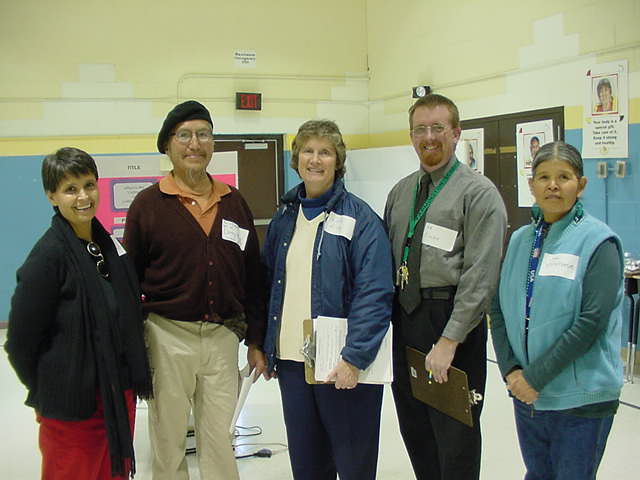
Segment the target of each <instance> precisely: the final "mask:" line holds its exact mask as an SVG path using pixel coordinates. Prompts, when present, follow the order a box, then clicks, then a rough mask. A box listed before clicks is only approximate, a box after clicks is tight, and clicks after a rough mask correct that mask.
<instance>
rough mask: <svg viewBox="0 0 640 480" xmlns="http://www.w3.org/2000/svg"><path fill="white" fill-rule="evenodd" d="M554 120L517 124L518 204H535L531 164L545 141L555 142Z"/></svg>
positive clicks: (522, 205) (526, 205) (524, 205)
mask: <svg viewBox="0 0 640 480" xmlns="http://www.w3.org/2000/svg"><path fill="white" fill-rule="evenodd" d="M553 141H554V138H553V120H540V121H537V122H527V123H518V124H517V125H516V165H517V172H518V173H517V174H518V206H519V207H530V206H532V205H533V202H534V200H533V195H531V191H530V190H529V179H530V178H531V166H532V164H533V158H534V157H535V155H536V153H537V151H538V150H539V149H540V147H541V146H542V145H544V144H545V143H550V142H553Z"/></svg>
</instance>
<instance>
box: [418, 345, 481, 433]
mask: <svg viewBox="0 0 640 480" xmlns="http://www.w3.org/2000/svg"><path fill="white" fill-rule="evenodd" d="M406 352H407V368H408V369H409V382H410V383H411V393H412V394H413V396H414V398H416V399H418V400H420V401H421V402H423V403H426V404H427V405H429V406H431V407H433V408H435V409H436V410H439V411H441V412H442V413H444V414H446V415H449V416H450V417H452V418H455V419H456V420H458V421H460V422H462V423H464V424H465V425H467V426H469V427H473V417H472V416H471V406H472V405H473V404H475V402H476V400H478V399H476V394H474V392H470V391H469V380H468V378H467V374H466V373H465V372H464V371H462V370H460V369H458V368H455V367H450V368H449V371H448V372H447V377H448V380H447V381H446V382H445V383H438V382H436V381H435V380H433V379H431V378H430V377H429V373H428V372H427V369H426V368H425V366H424V361H425V358H426V354H425V353H423V352H421V351H420V350H416V349H415V348H411V347H407V350H406Z"/></svg>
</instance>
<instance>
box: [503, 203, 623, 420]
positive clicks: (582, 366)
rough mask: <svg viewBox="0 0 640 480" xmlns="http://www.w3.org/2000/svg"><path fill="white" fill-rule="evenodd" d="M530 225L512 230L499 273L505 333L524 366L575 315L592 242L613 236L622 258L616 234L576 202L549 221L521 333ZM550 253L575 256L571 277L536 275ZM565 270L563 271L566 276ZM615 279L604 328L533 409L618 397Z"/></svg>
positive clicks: (619, 325)
mask: <svg viewBox="0 0 640 480" xmlns="http://www.w3.org/2000/svg"><path fill="white" fill-rule="evenodd" d="M534 229H535V225H534V224H530V225H526V226H524V227H522V228H520V229H519V230H517V231H516V232H515V233H514V234H513V236H512V237H511V240H510V242H509V247H508V250H507V254H506V257H505V260H504V263H503V266H502V272H501V275H500V307H501V309H502V313H503V316H504V321H505V326H506V330H507V336H508V338H509V343H510V344H511V348H512V349H513V352H514V354H515V356H516V358H517V359H518V362H519V363H520V365H522V366H523V367H525V366H528V365H529V363H530V362H533V361H535V360H536V359H537V358H539V357H540V356H541V355H544V354H545V352H547V350H548V349H549V348H550V347H551V346H552V345H553V344H554V343H555V341H556V340H557V339H558V337H560V335H562V333H563V332H564V331H565V330H567V329H568V328H569V327H570V326H571V325H572V324H573V323H574V322H575V321H576V320H577V319H578V316H579V313H580V306H581V301H582V280H583V278H584V274H585V271H586V269H587V266H588V264H589V260H590V259H591V256H592V255H593V253H594V252H595V250H596V249H597V247H598V246H599V245H600V244H601V243H602V242H604V241H605V240H607V239H614V240H615V241H616V243H617V244H618V251H619V252H620V262H621V263H622V261H623V260H622V253H621V252H622V245H621V243H620V239H619V238H618V236H617V235H616V234H615V233H614V232H613V231H612V230H611V229H610V228H609V227H608V226H607V225H606V224H604V223H602V222H601V221H599V220H597V219H596V218H594V217H592V216H591V215H588V214H584V215H583V214H582V212H581V205H580V204H579V203H578V204H576V206H574V208H573V209H572V210H571V211H570V212H569V213H567V215H565V216H564V217H563V218H562V219H560V220H559V221H557V222H555V223H553V224H551V227H550V229H549V232H548V233H547V236H546V238H545V240H544V243H543V245H542V252H541V256H540V262H539V265H538V269H537V271H536V278H535V283H534V287H533V299H532V302H531V316H530V320H529V334H528V337H525V331H524V330H525V328H524V327H525V318H524V317H525V300H526V284H527V274H528V269H529V258H530V255H531V248H532V245H533V240H534ZM549 254H568V255H575V256H576V257H577V266H576V268H575V278H574V279H570V278H565V277H564V276H557V275H540V272H541V268H542V266H543V265H544V264H545V256H547V260H549V259H551V257H549V256H548V255H549ZM556 258H557V259H559V260H560V261H564V260H567V259H568V260H569V263H570V264H573V263H575V260H576V259H575V257H569V256H564V255H562V256H560V257H556ZM572 260H573V261H572ZM547 265H548V264H547ZM569 271H571V269H569ZM566 272H567V271H566V270H565V273H564V275H566V276H571V274H567V273H566ZM603 280H604V279H603ZM609 281H610V280H609ZM615 281H619V282H620V288H619V290H618V294H617V302H616V307H615V308H614V310H613V311H612V313H611V316H610V318H609V325H608V327H607V328H606V330H605V331H604V332H603V333H602V335H600V336H599V337H598V338H597V340H596V341H595V342H594V344H593V346H592V347H591V348H590V349H589V350H588V351H587V352H586V353H585V354H584V355H583V356H581V357H579V358H578V359H577V360H576V361H574V362H573V363H571V364H570V365H569V366H567V367H566V368H565V369H564V370H562V371H561V372H560V374H559V375H558V376H557V377H556V378H554V379H553V380H552V381H551V382H549V383H548V384H547V385H546V386H545V387H544V388H543V389H542V391H541V392H539V393H540V395H539V397H538V400H537V401H536V402H535V408H536V409H538V410H563V409H568V408H574V407H579V406H582V405H587V404H591V403H597V402H604V401H610V400H615V399H617V398H618V397H619V396H620V389H621V388H622V382H623V379H622V361H621V359H620V345H621V328H622V311H621V305H622V298H623V284H622V278H620V279H615ZM525 339H527V340H525ZM525 343H526V345H525Z"/></svg>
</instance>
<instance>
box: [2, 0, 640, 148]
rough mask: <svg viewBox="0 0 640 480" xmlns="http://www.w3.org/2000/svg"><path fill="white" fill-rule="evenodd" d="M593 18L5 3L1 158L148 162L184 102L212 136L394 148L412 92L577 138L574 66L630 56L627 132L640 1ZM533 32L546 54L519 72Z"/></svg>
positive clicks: (417, 5)
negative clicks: (305, 136) (119, 156)
mask: <svg viewBox="0 0 640 480" xmlns="http://www.w3.org/2000/svg"><path fill="white" fill-rule="evenodd" d="M605 13H606V14H603V10H602V5H601V4H600V3H598V2H594V1H593V0H563V1H562V2H558V1H557V0H537V1H536V2H534V3H533V4H532V3H527V4H523V3H521V2H511V1H507V0H482V1H481V0H460V1H459V2H457V3H455V4H448V3H443V2H431V1H429V2H425V1H417V0H397V1H394V2H388V1H385V0H348V1H344V0H327V1H325V2H323V3H322V4H321V5H320V4H317V3H312V2H305V1H299V0H281V1H278V2H275V3H274V2H271V3H265V2H258V1H255V0H252V1H249V2H240V3H238V2H228V1H222V0H217V1H216V0H213V1H212V0H209V1H205V0H193V1H192V2H190V3H188V4H184V3H175V2H173V3H171V2H153V1H151V0H139V1H135V2H127V1H124V0H115V1H112V2H108V3H104V2H102V3H101V2H95V1H92V0H90V1H87V0H60V1H59V2H55V7H54V6H53V4H52V5H43V4H42V2H41V1H39V0H23V1H21V2H14V3H11V4H10V5H7V6H5V7H4V8H3V9H2V14H1V15H0V44H2V45H3V48H2V49H0V155H19V154H28V153H35V154H40V153H46V152H49V151H51V150H53V149H55V148H57V147H59V146H60V145H61V144H62V143H65V144H66V142H76V144H77V145H79V146H85V147H86V148H87V149H88V150H89V151H92V152H95V153H110V152H122V151H127V152H142V151H153V148H154V137H155V133H156V132H157V130H158V128H159V126H160V124H161V122H162V119H163V118H164V116H165V114H166V112H167V111H168V110H169V109H170V108H171V107H172V106H173V105H174V104H175V103H176V101H178V100H180V101H181V100H184V99H187V98H196V99H198V100H200V101H202V102H203V103H205V105H207V107H209V108H210V109H211V110H212V112H213V114H214V120H215V122H216V131H218V132H220V133H281V132H295V131H296V130H297V127H298V126H299V125H300V124H301V123H302V122H303V121H305V120H307V119H309V118H320V117H322V118H331V119H333V120H336V121H337V122H338V124H339V125H340V126H341V128H342V129H343V131H344V133H345V134H346V135H347V136H348V137H349V138H350V139H351V142H350V144H349V146H350V148H366V147H368V146H372V147H374V146H375V147H377V146H386V145H402V144H407V143H408V137H407V135H406V131H407V118H406V117H407V114H406V111H407V108H408V107H409V105H410V104H411V102H412V100H411V98H410V96H409V94H410V88H411V87H412V86H414V85H418V84H427V85H431V86H433V87H434V88H435V90H436V91H440V92H442V93H444V94H445V95H448V96H450V97H451V98H452V99H454V100H455V101H456V102H457V103H458V104H459V106H460V109H461V113H462V117H463V119H465V118H476V117H479V116H489V115H496V114H501V113H511V112H514V111H521V110H528V109H536V108H544V107H549V106H557V105H564V106H565V112H566V113H565V116H566V118H565V120H566V126H567V128H580V127H581V119H580V118H581V117H580V115H581V111H582V107H581V101H580V100H578V99H576V94H575V92H576V91H578V90H581V89H582V84H581V82H580V78H579V75H578V74H576V72H578V71H579V65H578V64H576V65H575V66H574V65H573V63H571V62H574V61H575V58H574V57H579V58H583V59H584V60H585V62H593V63H604V62H608V61H613V60H618V59H620V58H627V59H628V61H629V72H630V75H629V79H630V89H629V92H630V96H631V101H630V120H631V122H636V123H637V122H640V103H639V102H640V100H639V99H640V80H639V78H640V27H638V25H640V2H639V1H638V0H612V1H610V2H608V3H607V8H606V11H605ZM554 18H557V19H559V20H558V22H557V23H558V26H556V27H554V26H553V25H554V23H553V22H554V21H555V20H553V19H554ZM548 19H552V21H549V20H548ZM541 25H542V27H541ZM549 25H551V26H549ZM554 28H555V29H556V30H554ZM545 29H549V31H553V32H556V33H554V34H557V35H559V37H558V41H557V43H555V44H551V46H550V47H549V48H548V49H547V51H546V54H545V55H546V56H544V55H543V56H542V57H541V58H540V60H539V62H538V63H535V64H533V65H528V64H526V62H527V59H528V58H532V55H534V54H535V51H534V50H535V48H536V47H540V48H543V47H544V46H545V45H544V42H545V41H547V40H548V39H546V38H545V33H546V31H547V30H545ZM558 32H559V33H558ZM553 41H555V39H553ZM574 44H575V48H574V50H572V51H574V52H575V54H571V55H570V54H569V53H567V54H565V53H562V51H560V50H562V48H565V47H566V48H567V49H568V50H567V52H569V51H571V49H570V48H569V47H570V46H571V45H574ZM238 49H239V50H255V51H256V53H257V66H256V68H242V67H237V66H235V64H234V60H233V52H234V51H235V50H238ZM532 49H533V50H532ZM543 49H544V48H543ZM558 51H560V52H558ZM532 52H533V53H532ZM554 55H555V56H554ZM563 55H564V56H563ZM580 68H581V67H580ZM547 71H549V72H550V74H549V75H548V76H545V72H547ZM557 71H560V72H562V75H561V78H562V79H564V80H565V81H562V82H555V81H554V79H553V78H552V76H551V74H552V72H557ZM573 76H575V77H576V78H575V81H573V80H571V81H566V79H567V78H569V77H573ZM514 85H515V86H518V85H519V86H520V87H518V88H522V86H523V85H525V86H527V88H528V90H527V94H526V95H525V94H521V91H520V90H518V88H516V87H514ZM236 91H261V92H262V93H263V111H262V112H259V113H256V112H237V111H235V108H234V99H233V94H234V92H236Z"/></svg>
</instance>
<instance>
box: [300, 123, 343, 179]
mask: <svg viewBox="0 0 640 480" xmlns="http://www.w3.org/2000/svg"><path fill="white" fill-rule="evenodd" d="M314 137H317V138H326V139H327V140H329V141H330V142H331V144H332V145H333V148H335V150H336V178H342V177H344V174H345V172H346V171H347V167H346V166H345V162H346V161H347V147H346V145H345V144H344V140H343V139H342V134H341V133H340V129H339V128H338V125H336V123H335V122H332V121H331V120H309V121H307V122H304V123H303V124H302V125H301V126H300V128H299V129H298V133H297V134H296V138H294V139H293V143H292V144H291V163H290V165H291V168H293V169H294V170H295V171H296V172H297V171H298V155H299V154H300V150H301V149H302V148H303V147H304V146H305V145H306V143H307V141H309V139H310V138H314Z"/></svg>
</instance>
